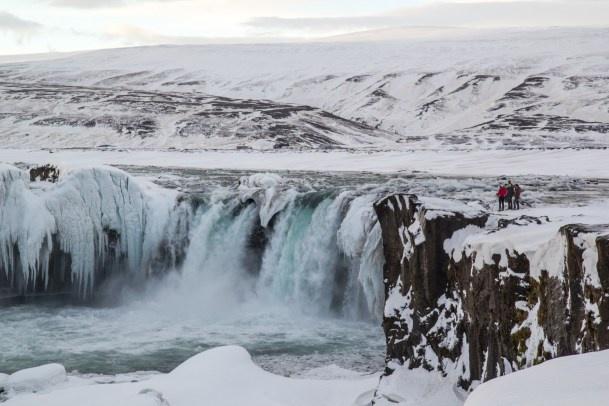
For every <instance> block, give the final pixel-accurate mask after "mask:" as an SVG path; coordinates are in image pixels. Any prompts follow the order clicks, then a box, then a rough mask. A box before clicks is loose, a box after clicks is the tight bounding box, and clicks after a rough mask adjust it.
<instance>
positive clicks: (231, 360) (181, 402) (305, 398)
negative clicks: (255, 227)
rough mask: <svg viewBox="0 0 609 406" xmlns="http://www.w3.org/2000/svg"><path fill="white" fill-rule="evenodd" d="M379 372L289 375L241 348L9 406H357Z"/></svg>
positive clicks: (368, 396)
mask: <svg viewBox="0 0 609 406" xmlns="http://www.w3.org/2000/svg"><path fill="white" fill-rule="evenodd" d="M377 382H378V376H367V377H357V378H350V379H336V380H313V379H290V378H285V377H281V376H277V375H273V374H271V373H269V372H265V371H263V370H262V369H260V368H259V367H258V366H256V365H255V364H254V363H253V362H252V359H251V357H250V355H249V354H248V353H247V351H246V350H245V349H243V348H241V347H236V346H227V347H219V348H215V349H213V350H209V351H205V352H203V353H201V354H198V355H196V356H194V357H192V358H190V359H188V360H187V361H186V362H184V363H183V364H182V365H180V366H178V367H177V368H176V369H174V370H173V371H172V372H171V373H169V374H167V375H159V376H155V377H153V378H151V379H149V380H147V381H143V382H136V383H118V384H106V385H82V383H81V384H80V386H67V385H63V386H60V387H58V388H56V389H55V390H49V391H47V392H43V393H33V394H28V395H17V396H15V397H13V398H11V399H9V400H8V401H7V402H6V406H32V405H45V406H80V405H82V404H83V402H85V401H86V404H87V405H88V406H108V405H129V406H161V405H163V406H168V405H171V406H195V405H213V406H235V405H247V406H271V405H272V406H288V405H289V406H342V405H344V406H352V405H354V404H355V405H366V404H368V402H369V401H370V399H371V398H372V392H373V389H374V387H375V386H376V384H377Z"/></svg>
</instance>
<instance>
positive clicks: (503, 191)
mask: <svg viewBox="0 0 609 406" xmlns="http://www.w3.org/2000/svg"><path fill="white" fill-rule="evenodd" d="M507 194H508V190H507V188H506V187H505V186H504V185H503V183H501V184H499V190H498V191H497V197H498V198H499V211H503V210H505V197H506V196H507Z"/></svg>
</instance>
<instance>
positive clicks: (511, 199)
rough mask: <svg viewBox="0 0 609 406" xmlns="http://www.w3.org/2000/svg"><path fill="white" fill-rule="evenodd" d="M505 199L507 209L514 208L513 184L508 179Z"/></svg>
mask: <svg viewBox="0 0 609 406" xmlns="http://www.w3.org/2000/svg"><path fill="white" fill-rule="evenodd" d="M506 199H507V202H508V209H509V210H512V209H513V208H514V185H513V184H512V181H511V180H508V184H507V195H506Z"/></svg>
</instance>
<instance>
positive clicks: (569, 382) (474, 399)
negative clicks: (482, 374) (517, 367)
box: [465, 351, 609, 406]
mask: <svg viewBox="0 0 609 406" xmlns="http://www.w3.org/2000/svg"><path fill="white" fill-rule="evenodd" d="M607 382H609V351H601V352H596V353H589V354H583V355H575V356H571V357H563V358H558V359H555V360H552V361H548V362H545V363H543V364H542V365H538V366H535V367H532V368H529V369H525V370H523V371H520V372H516V373H513V374H510V375H506V376H503V377H500V378H497V379H494V380H492V381H490V382H487V383H484V384H482V385H480V386H479V387H478V388H477V389H476V390H475V391H474V392H473V393H472V394H471V395H470V397H469V398H468V399H467V402H466V403H465V406H488V405H494V406H512V405H518V406H543V405H553V406H572V405H588V406H596V405H598V406H600V405H606V404H607V399H609V386H608V385H607Z"/></svg>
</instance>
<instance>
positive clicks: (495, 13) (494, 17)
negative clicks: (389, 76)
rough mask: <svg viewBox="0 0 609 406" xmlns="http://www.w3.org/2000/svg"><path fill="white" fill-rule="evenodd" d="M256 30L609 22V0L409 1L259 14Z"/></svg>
mask: <svg viewBox="0 0 609 406" xmlns="http://www.w3.org/2000/svg"><path fill="white" fill-rule="evenodd" d="M245 25H246V26H248V27H250V28H251V29H253V30H255V31H257V32H285V31H291V32H295V33H298V32H300V33H306V34H313V35H314V34H322V33H324V32H326V33H327V32H340V31H342V32H348V31H355V30H369V29H379V28H395V27H404V26H433V27H446V26H453V27H454V26H460V27H547V26H571V27H572V26H609V1H605V0H577V1H573V0H571V1H567V0H553V1H465V2H463V1H452V2H450V1H445V2H439V3H436V2H433V3H432V2H430V3H427V4H423V5H419V6H410V7H404V8H401V9H398V10H394V11H392V12H391V14H387V15H369V16H361V17H334V18H323V17H322V18H282V17H258V18H252V19H250V20H248V21H246V23H245Z"/></svg>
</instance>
